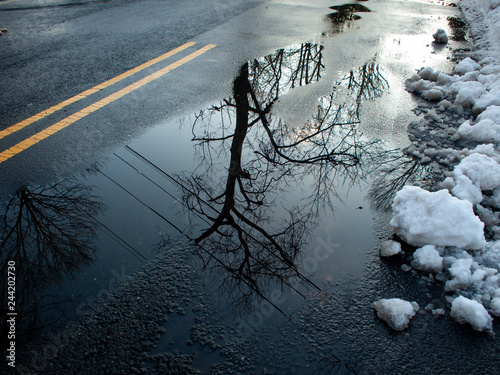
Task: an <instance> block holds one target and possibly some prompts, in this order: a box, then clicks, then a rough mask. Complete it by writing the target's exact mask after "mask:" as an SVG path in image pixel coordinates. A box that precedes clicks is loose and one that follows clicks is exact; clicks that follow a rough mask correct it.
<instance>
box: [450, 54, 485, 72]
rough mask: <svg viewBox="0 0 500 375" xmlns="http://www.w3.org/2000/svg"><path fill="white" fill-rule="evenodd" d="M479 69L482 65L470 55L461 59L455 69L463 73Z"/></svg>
mask: <svg viewBox="0 0 500 375" xmlns="http://www.w3.org/2000/svg"><path fill="white" fill-rule="evenodd" d="M479 69H481V65H479V64H478V63H477V62H475V61H474V60H472V59H471V58H470V57H466V58H465V59H463V60H462V61H460V62H459V63H458V64H457V66H455V69H454V71H455V73H458V74H461V75H463V74H465V73H468V72H472V71H474V70H479Z"/></svg>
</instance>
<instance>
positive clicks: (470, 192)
mask: <svg viewBox="0 0 500 375" xmlns="http://www.w3.org/2000/svg"><path fill="white" fill-rule="evenodd" d="M451 193H452V194H453V195H454V196H455V197H457V198H459V199H464V200H467V201H469V202H471V203H472V204H478V203H481V202H482V200H483V193H482V192H481V189H480V188H479V187H478V186H476V185H474V183H473V182H472V181H471V179H470V178H469V177H467V176H464V175H460V176H457V177H455V186H454V187H453V188H452V189H451Z"/></svg>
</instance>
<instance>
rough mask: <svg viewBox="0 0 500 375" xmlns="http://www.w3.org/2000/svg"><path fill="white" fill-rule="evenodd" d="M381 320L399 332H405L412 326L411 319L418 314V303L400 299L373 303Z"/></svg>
mask: <svg viewBox="0 0 500 375" xmlns="http://www.w3.org/2000/svg"><path fill="white" fill-rule="evenodd" d="M373 308H374V309H375V311H376V312H377V316H378V317H379V319H381V320H383V321H384V322H386V323H387V324H388V325H389V327H391V328H392V329H395V330H397V331H401V330H404V329H405V328H407V327H408V325H409V324H410V320H411V318H413V316H415V314H416V313H417V311H418V309H419V306H418V304H417V303H416V302H408V301H405V300H402V299H399V298H391V299H381V300H378V301H376V302H374V303H373Z"/></svg>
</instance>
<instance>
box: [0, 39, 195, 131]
mask: <svg viewBox="0 0 500 375" xmlns="http://www.w3.org/2000/svg"><path fill="white" fill-rule="evenodd" d="M194 44H196V43H195V42H189V43H186V44H183V45H182V46H179V47H177V48H174V49H173V50H171V51H169V52H167V53H164V54H163V55H161V56H158V57H155V58H154V59H152V60H149V61H147V62H145V63H144V64H141V65H138V66H136V67H135V68H132V69H130V70H127V71H126V72H124V73H122V74H120V75H118V76H116V77H114V78H111V79H109V80H107V81H105V82H103V83H100V84H98V85H97V86H94V87H92V88H90V89H88V90H85V91H83V92H81V93H79V94H77V95H75V96H73V97H71V98H69V99H66V100H64V101H62V102H61V103H59V104H56V105H55V106H53V107H50V108H49V109H46V110H44V111H42V112H40V113H37V114H36V115H33V116H31V117H29V118H27V119H26V120H23V121H21V122H18V123H17V124H14V125H12V126H10V127H8V128H7V129H4V130H2V131H0V139H2V138H4V137H6V136H8V135H9V134H12V133H14V132H17V131H18V130H20V129H22V128H24V127H26V126H28V125H31V124H33V123H34V122H36V121H38V120H41V119H42V118H44V117H47V116H48V115H50V114H52V113H54V112H56V111H59V110H60V109H61V108H64V107H66V106H68V105H70V104H73V103H75V102H77V101H79V100H81V99H83V98H86V97H87V96H89V95H92V94H94V93H96V92H98V91H100V90H102V89H105V88H106V87H109V86H111V85H113V84H115V83H117V82H119V81H121V80H123V79H125V78H127V77H130V76H131V75H133V74H135V73H137V72H140V71H141V70H144V69H146V68H148V67H150V66H152V65H154V64H156V63H159V62H160V61H162V60H165V59H166V58H168V57H171V56H173V55H175V54H176V53H178V52H181V51H183V50H185V49H186V48H189V47H191V46H192V45H194Z"/></svg>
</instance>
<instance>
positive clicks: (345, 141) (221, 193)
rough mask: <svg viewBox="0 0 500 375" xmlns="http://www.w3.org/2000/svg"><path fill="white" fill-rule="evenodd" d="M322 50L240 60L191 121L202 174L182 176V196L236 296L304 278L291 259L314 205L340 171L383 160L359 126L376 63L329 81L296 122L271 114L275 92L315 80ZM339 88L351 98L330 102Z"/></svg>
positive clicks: (373, 90)
mask: <svg viewBox="0 0 500 375" xmlns="http://www.w3.org/2000/svg"><path fill="white" fill-rule="evenodd" d="M321 50H322V48H321V47H318V46H315V45H311V44H306V45H301V46H297V47H296V48H295V49H292V48H289V49H286V50H279V51H277V53H276V54H274V55H270V56H267V57H265V58H262V59H259V60H253V61H251V62H249V63H247V64H245V65H243V67H242V68H241V70H240V74H239V76H238V77H237V78H236V79H235V81H234V85H233V97H232V98H230V99H226V100H223V101H222V102H221V103H220V105H218V106H214V107H211V108H210V109H208V110H206V111H202V112H200V113H199V114H198V115H197V116H196V119H195V121H194V124H193V127H192V132H193V141H195V142H197V144H198V146H199V150H200V159H201V165H202V166H203V170H204V172H203V173H201V174H198V175H193V176H190V177H185V178H183V179H182V183H183V186H184V192H183V193H184V196H183V201H184V202H185V206H186V207H187V209H188V211H189V212H190V213H191V214H195V215H196V216H198V217H201V218H202V219H203V221H204V222H206V223H208V228H206V229H204V230H203V231H202V232H201V234H200V235H199V236H198V237H197V238H195V239H194V240H195V242H196V243H198V244H201V245H202V247H203V249H205V251H206V253H207V254H208V256H207V257H206V262H207V264H208V263H209V262H210V261H212V260H215V261H216V263H217V265H218V266H219V267H221V268H223V269H224V270H225V275H226V276H225V277H224V278H223V283H222V285H223V286H224V287H225V288H226V289H228V290H231V291H233V292H235V291H237V292H238V293H239V294H240V297H239V299H238V302H250V301H251V300H252V298H254V297H256V296H258V297H261V298H263V297H264V289H265V286H266V285H269V284H276V283H278V284H280V285H282V286H283V285H286V284H289V280H290V278H292V277H299V278H300V279H301V280H302V281H303V282H304V283H308V282H309V281H308V280H307V279H306V278H305V277H304V276H302V275H301V274H300V271H299V267H298V261H299V259H300V252H301V249H302V248H303V245H304V244H305V243H307V241H308V240H309V235H310V232H311V229H312V228H314V227H315V225H316V221H317V219H318V213H319V209H320V207H324V206H325V205H326V206H329V207H330V208H331V207H333V202H332V196H335V194H336V189H337V187H336V186H335V184H338V183H339V179H341V177H343V178H344V182H349V183H352V182H353V181H355V180H356V179H357V178H359V177H360V176H361V175H363V174H365V173H367V171H368V170H370V169H372V168H375V167H376V165H377V163H379V162H380V160H379V159H380V158H382V154H383V153H382V152H381V149H380V148H379V147H378V142H374V141H365V140H363V138H362V135H360V134H359V132H358V130H357V125H358V124H359V106H360V105H361V98H363V99H373V98H374V97H376V96H377V95H379V93H380V92H381V91H382V90H383V89H384V88H386V87H387V85H386V83H387V81H385V80H384V79H383V77H382V75H381V73H380V71H379V69H378V67H377V65H376V64H372V63H370V64H367V65H365V66H363V67H361V68H360V69H359V70H357V71H355V72H352V73H351V74H350V75H349V76H348V77H346V78H345V79H344V80H343V82H339V83H337V84H336V86H335V87H334V88H333V92H332V93H331V94H330V95H328V96H326V97H323V98H321V100H320V101H319V102H318V105H317V111H316V114H315V115H314V116H313V117H312V118H311V119H310V120H309V121H307V122H306V123H305V124H304V125H303V126H300V127H289V126H288V125H287V124H286V123H284V122H283V121H282V120H281V119H280V118H277V117H275V116H272V115H271V109H272V107H273V104H274V103H275V102H276V100H277V99H278V98H279V97H280V95H282V94H283V93H284V92H286V91H287V90H288V89H291V88H293V87H295V86H298V85H303V84H307V83H310V82H312V81H314V80H316V79H319V77H320V74H321V71H322V67H323V63H322V57H321ZM377 84H378V85H380V86H377ZM342 88H346V89H347V90H348V91H349V92H350V96H351V99H349V100H348V101H346V102H342V103H336V100H338V99H337V90H339V89H342ZM353 96H354V97H353ZM219 160H220V161H219ZM243 160H245V162H243ZM223 164H225V165H226V166H227V165H229V168H227V167H225V168H224V167H223V166H222V165H223ZM224 169H225V170H226V172H225V173H226V174H225V177H222V176H223V175H224V172H223V171H224ZM311 177H312V178H311ZM306 181H307V182H306ZM300 186H303V187H304V190H305V191H306V192H307V193H306V194H308V196H307V197H306V198H304V199H302V200H301V201H300V202H295V204H293V205H292V206H291V208H290V206H289V205H285V204H284V202H283V196H285V195H286V194H282V193H287V194H288V192H289V189H290V187H292V188H299V187H300ZM285 207H288V208H285ZM283 218H284V219H283Z"/></svg>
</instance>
